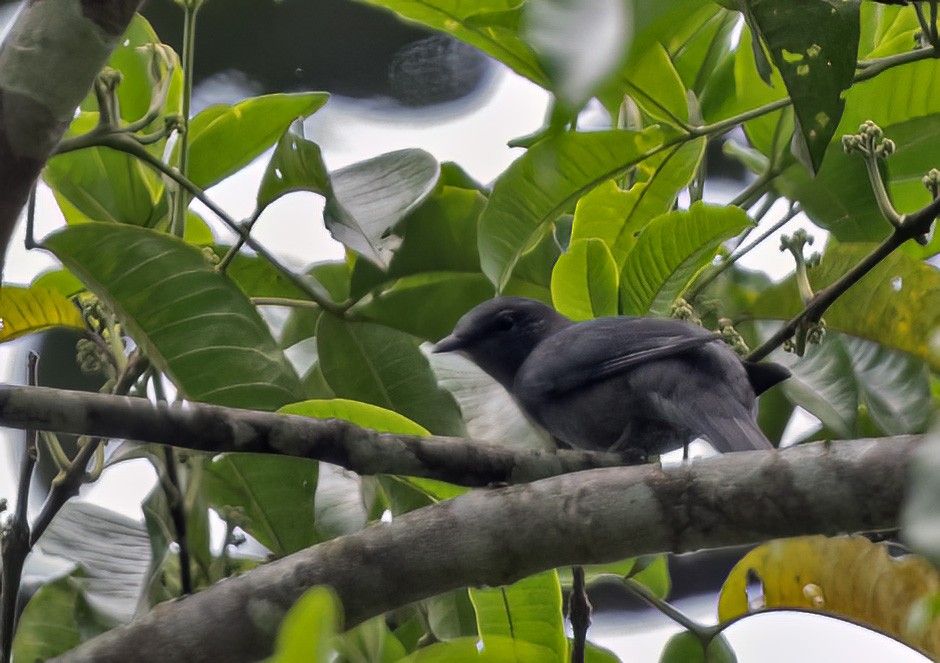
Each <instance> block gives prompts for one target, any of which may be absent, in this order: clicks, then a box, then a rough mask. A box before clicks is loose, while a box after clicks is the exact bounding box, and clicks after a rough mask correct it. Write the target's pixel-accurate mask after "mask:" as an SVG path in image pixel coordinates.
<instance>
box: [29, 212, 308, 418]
mask: <svg viewBox="0 0 940 663" xmlns="http://www.w3.org/2000/svg"><path fill="white" fill-rule="evenodd" d="M45 243H46V246H47V247H48V248H49V249H50V250H51V251H52V252H53V253H55V254H56V257H58V258H59V260H61V261H62V263H63V264H64V265H66V266H67V267H68V268H69V269H70V270H71V271H72V272H73V273H74V274H75V275H76V276H78V277H79V278H80V279H81V280H82V282H84V283H85V285H87V286H88V288H89V290H91V291H92V292H94V293H95V294H96V295H98V296H99V297H101V298H102V299H104V300H105V301H107V302H108V304H109V305H110V306H111V307H112V308H113V309H114V311H115V312H116V313H117V314H118V317H119V319H120V320H121V322H122V324H123V325H124V326H125V329H127V331H128V333H129V334H130V335H131V337H132V338H133V339H134V341H135V342H137V343H138V344H139V345H140V346H141V347H143V348H144V350H145V352H146V353H147V356H148V357H149V358H150V360H151V361H153V362H154V364H156V366H157V367H158V368H159V369H160V370H161V371H164V372H166V373H167V375H169V376H170V377H171V378H172V379H173V381H174V383H175V384H176V385H177V386H178V387H179V389H180V392H181V395H183V396H184V397H186V398H189V399H191V400H198V401H206V402H211V403H216V404H219V405H228V406H231V407H247V408H253V409H258V410H273V409H275V408H277V407H280V406H281V405H283V404H285V403H289V402H292V401H295V400H297V399H298V397H299V395H300V393H301V386H300V380H299V379H298V377H297V375H296V373H294V370H293V368H291V366H290V364H289V363H288V362H287V360H286V359H285V358H284V355H283V354H282V353H281V351H280V350H279V349H278V348H277V345H276V344H275V342H274V339H273V338H272V337H271V333H270V331H269V330H268V328H267V325H265V323H264V321H263V320H262V319H261V317H260V316H259V315H258V312H257V310H256V309H255V308H254V306H252V305H251V302H249V301H248V299H247V298H246V297H245V295H244V294H242V292H241V291H240V290H239V289H238V287H237V286H236V285H235V284H234V283H232V282H231V281H230V280H229V279H228V278H226V277H225V276H224V275H222V274H219V273H218V272H216V271H215V270H214V269H213V268H212V265H210V264H209V263H208V262H207V261H206V260H205V258H204V256H203V255H202V252H201V251H200V250H199V249H197V248H195V247H193V246H189V245H187V244H185V243H183V242H182V241H181V240H179V239H176V238H174V237H170V236H167V235H163V234H160V233H157V232H154V231H151V230H145V229H142V228H135V227H133V226H124V225H114V224H103V223H86V224H81V225H78V226H71V227H68V228H65V229H64V230H61V231H59V232H56V233H55V234H53V235H51V236H50V237H48V238H47V239H46V240H45Z"/></svg>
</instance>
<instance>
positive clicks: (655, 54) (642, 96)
mask: <svg viewBox="0 0 940 663" xmlns="http://www.w3.org/2000/svg"><path fill="white" fill-rule="evenodd" d="M624 92H625V93H626V94H629V95H630V97H631V98H632V99H633V100H634V101H635V102H636V104H637V105H638V106H639V107H640V108H642V109H643V111H644V112H646V114H647V115H649V116H650V117H651V118H652V119H653V120H654V121H657V122H665V123H667V124H678V123H680V122H688V121H689V107H688V100H687V99H686V95H685V84H684V83H683V82H682V79H681V78H680V77H679V73H678V72H677V71H676V68H675V66H673V64H672V59H671V58H670V57H669V53H668V52H666V49H665V48H663V47H662V46H661V45H660V44H653V45H651V46H650V47H649V48H647V49H646V50H645V51H644V52H643V54H642V55H641V56H640V57H637V58H631V61H630V64H628V65H627V68H626V69H625V71H624V74H623V79H622V80H621V81H620V85H619V86H618V88H617V94H616V96H615V97H614V99H612V100H611V101H609V102H607V105H608V107H611V103H612V102H613V101H615V102H616V105H617V106H619V105H620V103H621V101H622V100H623V98H622V97H623V94H624Z"/></svg>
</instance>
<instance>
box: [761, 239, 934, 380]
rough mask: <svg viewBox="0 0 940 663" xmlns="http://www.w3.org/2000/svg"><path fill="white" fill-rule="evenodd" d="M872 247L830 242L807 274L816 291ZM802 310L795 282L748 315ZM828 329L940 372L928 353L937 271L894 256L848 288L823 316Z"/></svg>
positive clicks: (781, 315) (771, 292) (775, 289)
mask: <svg viewBox="0 0 940 663" xmlns="http://www.w3.org/2000/svg"><path fill="white" fill-rule="evenodd" d="M874 248H875V245H874V244H862V243H858V244H835V243H831V244H830V246H829V247H828V248H827V249H826V252H825V255H824V256H823V260H822V264H821V265H820V266H819V267H816V268H813V269H811V270H809V280H810V283H811V284H812V286H813V290H814V291H815V292H818V291H819V290H821V289H822V288H823V287H825V286H827V285H829V284H831V283H832V282H833V281H835V280H836V279H838V278H839V277H840V276H842V274H844V273H845V272H847V271H848V270H849V269H851V268H852V267H853V266H855V265H856V264H857V263H858V262H859V261H861V260H862V259H863V258H864V257H865V256H866V255H868V254H869V253H870V252H871V251H872V250H873V249H874ZM802 309H803V304H802V302H801V301H800V297H799V294H798V292H797V288H796V283H795V281H794V278H793V277H791V278H789V279H787V280H785V281H783V282H782V283H779V284H777V285H774V286H772V287H770V288H768V289H766V290H765V291H764V292H763V293H762V294H761V295H760V297H759V298H758V299H757V300H756V301H755V302H754V304H753V306H752V307H751V309H750V313H751V315H753V316H755V317H758V318H767V319H776V320H780V319H789V318H791V317H793V316H794V315H796V314H797V313H798V312H799V311H801V310H802ZM823 319H824V320H825V321H826V324H827V325H828V327H829V329H831V330H833V331H840V332H843V333H846V334H850V335H852V336H857V337H859V338H863V339H866V340H869V341H874V342H875V343H880V344H881V345H883V346H885V347H888V348H894V349H895V350H901V351H903V352H907V353H909V354H912V355H914V356H915V357H918V358H920V359H921V360H923V361H926V362H927V364H928V365H929V366H930V367H931V368H932V369H933V370H935V371H936V370H940V355H938V354H937V353H931V352H930V349H929V348H930V343H931V339H932V338H933V335H934V333H935V331H936V330H937V329H938V328H940V272H938V271H937V270H936V269H935V268H934V267H931V266H930V265H927V264H925V263H923V262H921V261H919V260H916V259H914V258H911V257H910V256H908V255H905V254H904V253H903V252H899V251H895V252H894V253H892V254H891V255H890V256H888V257H887V258H885V259H884V260H883V261H882V262H881V263H879V264H878V265H877V266H876V267H875V268H874V269H872V271H871V272H869V273H868V274H867V275H866V276H865V277H863V278H862V279H861V280H860V281H859V282H858V283H856V284H855V285H854V286H852V287H851V288H850V289H849V290H848V291H847V292H846V293H845V294H844V295H842V296H841V297H840V298H839V299H837V300H836V302H835V303H834V304H833V305H832V306H831V307H830V308H829V309H828V310H827V311H826V313H825V314H824V316H823Z"/></svg>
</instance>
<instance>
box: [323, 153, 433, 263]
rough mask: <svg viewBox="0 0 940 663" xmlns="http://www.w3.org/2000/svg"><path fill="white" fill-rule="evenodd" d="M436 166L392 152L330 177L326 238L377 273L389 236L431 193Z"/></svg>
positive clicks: (423, 157) (393, 238) (394, 241)
mask: <svg viewBox="0 0 940 663" xmlns="http://www.w3.org/2000/svg"><path fill="white" fill-rule="evenodd" d="M439 174H440V166H439V165H438V163H437V161H436V160H435V159H434V157H432V156H431V155H430V154H428V153H427V152H425V151H424V150H417V149H411V150H398V151H396V152H389V153H387V154H382V155H380V156H377V157H375V158H373V159H368V160H366V161H360V162H359V163H356V164H353V165H352V166H347V167H346V168H342V169H340V170H337V171H335V172H334V173H332V176H331V177H332V185H333V194H334V196H335V198H333V199H328V200H327V206H326V209H325V210H324V220H325V221H326V225H327V228H329V230H330V233H331V234H332V235H333V236H334V237H335V238H336V239H337V240H339V241H340V242H342V243H343V244H345V245H346V246H347V247H349V248H350V249H352V250H354V251H356V252H357V253H358V254H359V255H361V256H363V257H364V258H368V259H369V260H371V261H372V262H374V263H376V264H377V265H378V266H380V267H382V268H387V267H388V261H389V259H390V257H391V256H390V255H389V253H390V252H391V251H392V250H393V249H395V248H397V246H398V243H399V241H400V238H399V237H398V236H397V235H395V234H394V233H393V232H392V231H393V229H394V228H395V226H397V225H398V223H399V222H400V221H402V220H403V219H404V218H405V217H407V216H408V214H410V213H411V212H412V211H414V210H415V209H417V207H418V206H419V205H420V204H421V203H422V202H423V201H424V200H425V199H426V198H427V197H428V196H430V195H431V193H432V192H433V191H434V188H435V186H436V184H437V179H438V176H439Z"/></svg>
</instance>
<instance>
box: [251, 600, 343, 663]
mask: <svg viewBox="0 0 940 663" xmlns="http://www.w3.org/2000/svg"><path fill="white" fill-rule="evenodd" d="M342 623H343V612H342V606H341V605H340V603H339V599H338V598H337V597H336V594H335V593H334V592H333V590H332V589H330V588H329V587H322V586H321V587H314V588H312V589H308V590H307V591H306V592H304V595H303V596H301V597H300V598H299V599H297V601H296V603H294V605H293V606H292V607H291V609H290V610H289V611H288V612H287V614H286V615H285V616H284V621H283V622H281V627H280V630H279V631H278V634H277V645H276V646H275V648H274V655H273V656H272V657H271V658H269V659H267V663H329V662H330V661H332V660H333V658H334V652H333V646H332V641H333V636H335V635H336V634H337V633H339V631H340V630H341V629H342Z"/></svg>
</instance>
